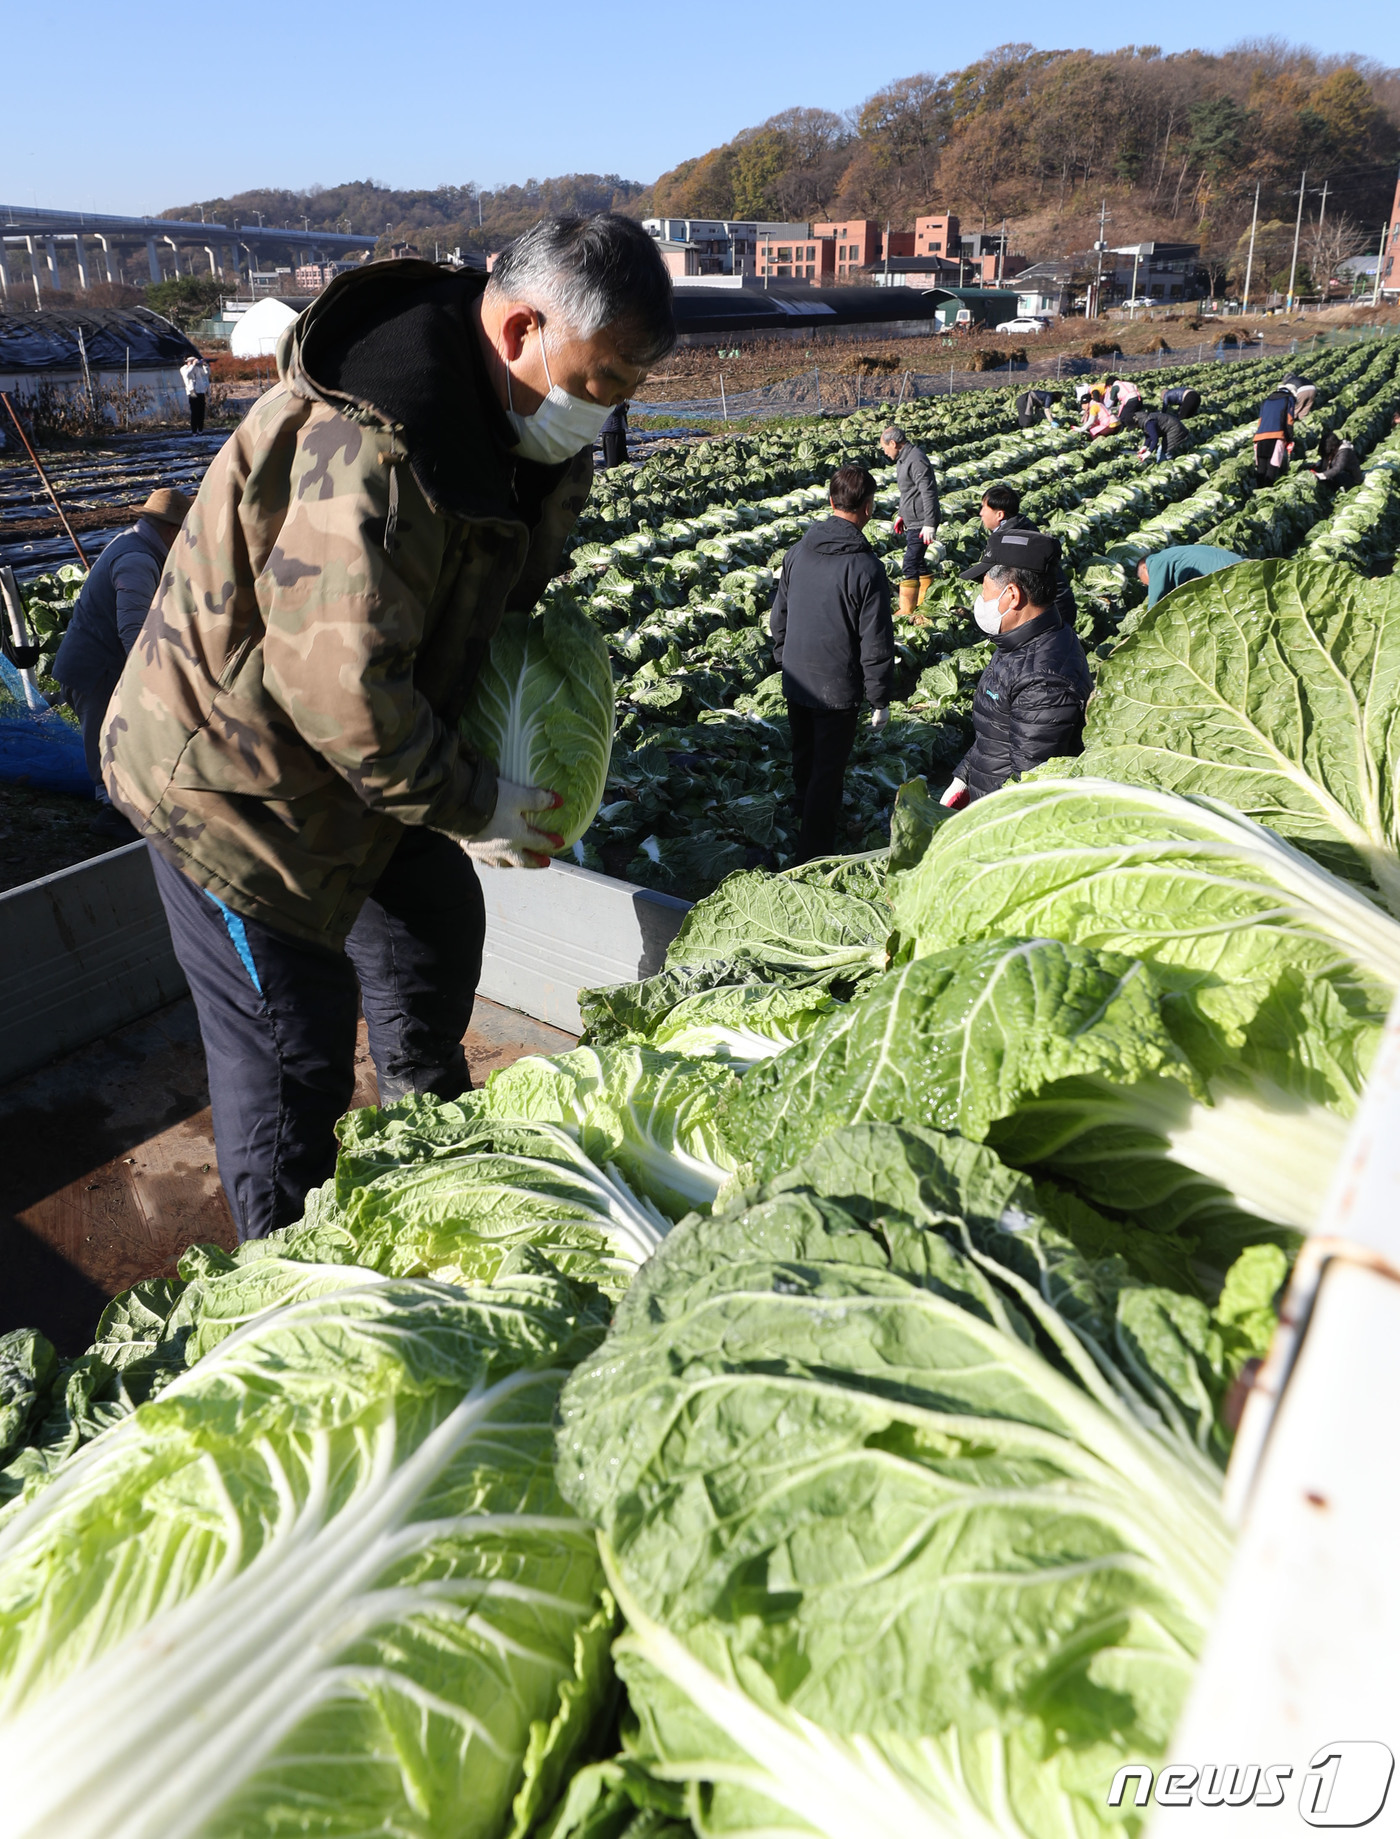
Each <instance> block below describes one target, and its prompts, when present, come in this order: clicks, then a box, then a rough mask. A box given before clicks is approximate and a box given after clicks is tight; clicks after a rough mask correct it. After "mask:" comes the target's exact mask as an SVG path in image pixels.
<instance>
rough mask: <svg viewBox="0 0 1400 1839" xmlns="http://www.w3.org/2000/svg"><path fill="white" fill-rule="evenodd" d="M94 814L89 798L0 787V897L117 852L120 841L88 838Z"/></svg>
mask: <svg viewBox="0 0 1400 1839" xmlns="http://www.w3.org/2000/svg"><path fill="white" fill-rule="evenodd" d="M97 810H98V807H97V804H96V802H95V801H94V800H93V799H91V798H75V797H73V796H72V795H71V794H70V793H67V792H31V791H30V790H29V789H28V787H27V786H19V785H0V894H2V893H4V892H5V890H6V889H7V888H18V887H22V886H23V885H24V883H25V882H26V881H38V880H39V879H40V878H41V876H44V875H56V874H57V873H58V871H59V869H61V868H72V866H73V864H74V863H75V862H86V861H88V860H89V859H90V858H91V857H93V856H105V855H106V854H107V852H108V850H110V849H120V848H121V846H122V839H121V838H113V837H101V836H94V835H93V834H92V829H91V825H92V820H93V818H94V817H96V815H97ZM125 841H126V842H128V843H129V842H130V841H131V838H130V837H127V838H126V839H125Z"/></svg>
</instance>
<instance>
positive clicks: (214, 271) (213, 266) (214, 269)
mask: <svg viewBox="0 0 1400 1839" xmlns="http://www.w3.org/2000/svg"><path fill="white" fill-rule="evenodd" d="M204 253H205V254H206V255H207V256H208V257H209V272H210V274H211V275H215V276H217V275H218V272H219V264H218V263H217V262H216V261H215V259H214V251H213V249H212V248H211V247H210V245H209V244H208V243H206V244H205V245H204Z"/></svg>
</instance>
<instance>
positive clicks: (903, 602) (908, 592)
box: [899, 581, 919, 619]
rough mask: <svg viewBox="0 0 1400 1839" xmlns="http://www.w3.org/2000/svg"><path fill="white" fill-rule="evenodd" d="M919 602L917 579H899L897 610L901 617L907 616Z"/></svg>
mask: <svg viewBox="0 0 1400 1839" xmlns="http://www.w3.org/2000/svg"><path fill="white" fill-rule="evenodd" d="M918 604H919V584H918V582H917V581H901V582H900V584H899V611H900V615H901V617H902V618H906V619H907V618H908V616H909V615H910V614H911V613H912V612H913V611H914V608H915V607H916V606H917V605H918Z"/></svg>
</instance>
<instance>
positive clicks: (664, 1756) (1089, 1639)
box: [559, 1127, 1257, 1839]
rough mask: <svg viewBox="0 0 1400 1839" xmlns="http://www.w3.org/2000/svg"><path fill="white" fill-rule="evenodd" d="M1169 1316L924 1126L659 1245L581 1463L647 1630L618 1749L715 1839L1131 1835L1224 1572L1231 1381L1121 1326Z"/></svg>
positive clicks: (1022, 1190)
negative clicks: (1119, 1771)
mask: <svg viewBox="0 0 1400 1839" xmlns="http://www.w3.org/2000/svg"><path fill="white" fill-rule="evenodd" d="M838 1139H839V1140H838ZM1023 1245H1024V1249H1023V1250H1022V1249H1018V1248H1020V1247H1022V1246H1023ZM1255 1256H1257V1254H1255ZM1151 1297H1152V1293H1151V1292H1150V1291H1149V1290H1147V1289H1145V1288H1143V1287H1141V1286H1134V1285H1132V1284H1130V1283H1128V1282H1126V1281H1125V1280H1124V1279H1123V1276H1122V1273H1121V1271H1119V1270H1117V1269H1115V1271H1114V1273H1112V1274H1106V1273H1105V1272H1103V1271H1096V1270H1092V1269H1090V1268H1089V1267H1088V1266H1087V1265H1085V1263H1084V1261H1083V1260H1082V1259H1077V1257H1076V1254H1075V1252H1074V1250H1073V1247H1072V1246H1070V1245H1068V1244H1067V1243H1064V1242H1058V1243H1056V1242H1055V1234H1054V1233H1053V1231H1052V1230H1051V1229H1050V1228H1049V1227H1048V1225H1047V1223H1046V1222H1045V1221H1043V1220H1041V1219H1038V1218H1036V1217H1035V1216H1034V1213H1033V1199H1032V1196H1031V1194H1030V1191H1029V1186H1028V1184H1026V1183H1024V1182H1023V1181H1020V1180H1019V1179H1018V1178H1017V1177H1015V1176H1014V1175H1012V1174H1011V1173H1010V1172H1009V1171H1007V1170H1005V1169H1003V1168H1001V1167H1000V1165H998V1164H997V1162H996V1159H995V1157H994V1156H992V1155H990V1154H989V1152H988V1151H986V1150H985V1149H982V1148H980V1147H978V1146H975V1145H972V1144H969V1143H966V1142H958V1141H956V1140H950V1139H946V1138H940V1137H939V1136H938V1135H937V1133H933V1132H922V1133H914V1134H912V1135H911V1134H910V1133H901V1132H899V1131H896V1130H891V1129H888V1128H883V1129H882V1128H880V1127H875V1128H870V1127H864V1128H856V1129H851V1130H846V1131H841V1132H838V1133H836V1139H832V1140H830V1141H829V1143H828V1145H827V1146H826V1158H825V1161H824V1162H823V1163H822V1165H821V1166H820V1167H818V1166H811V1167H808V1166H806V1165H803V1166H802V1167H799V1168H798V1169H796V1170H790V1171H788V1172H787V1174H786V1175H785V1178H784V1185H783V1187H782V1188H781V1189H766V1190H759V1191H757V1192H755V1193H753V1194H750V1195H746V1196H744V1197H743V1198H742V1199H741V1200H740V1201H739V1202H738V1203H737V1204H736V1206H735V1207H734V1208H732V1209H731V1210H729V1211H726V1212H725V1213H723V1214H720V1215H716V1216H713V1217H711V1218H710V1219H708V1220H705V1221H693V1222H688V1223H685V1224H682V1225H681V1226H680V1227H678V1228H677V1230H676V1231H675V1232H673V1233H672V1234H671V1235H670V1236H669V1237H668V1239H667V1241H666V1243H665V1244H664V1245H663V1246H662V1248H661V1249H660V1251H659V1252H658V1253H657V1254H656V1256H655V1257H654V1258H653V1259H652V1261H651V1262H650V1264H649V1265H648V1266H647V1267H646V1269H645V1270H644V1271H643V1272H642V1273H641V1274H640V1276H639V1277H638V1279H637V1281H636V1283H635V1284H634V1285H633V1287H632V1289H631V1291H630V1292H629V1293H628V1295H627V1297H626V1298H624V1300H623V1302H622V1304H621V1305H620V1307H619V1310H618V1316H617V1320H616V1324H615V1326H614V1329H613V1332H612V1333H611V1335H610V1337H609V1339H608V1341H607V1343H606V1344H605V1347H604V1348H603V1349H602V1350H601V1351H600V1353H599V1354H597V1355H596V1356H594V1357H592V1358H591V1359H590V1360H588V1361H586V1362H585V1363H584V1364H583V1365H582V1366H580V1368H579V1369H578V1370H577V1371H576V1373H575V1374H574V1375H573V1377H572V1378H571V1379H570V1381H569V1382H568V1384H567V1385H566V1387H565V1389H564V1393H563V1396H562V1399H561V1431H560V1438H559V1462H560V1474H561V1478H562V1483H563V1487H564V1491H565V1493H566V1494H567V1496H568V1497H569V1498H570V1499H571V1500H572V1501H573V1502H574V1504H575V1505H576V1507H577V1508H578V1510H579V1511H580V1512H581V1513H584V1514H586V1515H587V1516H588V1517H589V1518H591V1519H593V1520H596V1521H597V1523H598V1524H599V1526H600V1528H601V1534H600V1540H601V1548H602V1551H603V1555H604V1559H605V1563H606V1566H607V1571H608V1575H609V1578H610V1581H611V1584H612V1587H613V1590H614V1592H615V1594H616V1595H617V1598H618V1601H619V1604H620V1606H621V1607H622V1609H623V1612H624V1615H625V1617H626V1624H627V1626H626V1631H625V1633H624V1634H623V1635H622V1637H621V1638H620V1640H619V1641H618V1643H617V1646H616V1649H615V1654H616V1660H617V1665H618V1669H619V1672H620V1673H621V1675H622V1677H623V1679H624V1680H625V1682H626V1685H627V1688H628V1693H629V1698H630V1703H631V1708H632V1711H633V1713H634V1715H635V1718H636V1726H635V1730H634V1732H633V1735H632V1737H631V1738H630V1740H629V1744H628V1752H627V1758H628V1759H630V1760H631V1761H633V1762H642V1763H645V1764H649V1765H650V1768H651V1770H652V1773H653V1775H654V1776H655V1777H657V1778H659V1780H660V1781H661V1783H663V1784H683V1785H684V1787H685V1791H686V1800H685V1803H684V1805H685V1811H686V1812H687V1813H688V1814H689V1815H690V1817H691V1819H692V1821H693V1823H694V1825H695V1827H696V1829H697V1830H698V1831H702V1832H705V1833H712V1834H721V1833H725V1834H734V1835H739V1834H748V1835H753V1836H754V1839H757V1835H759V1834H762V1835H766V1836H769V1835H773V1834H778V1833H781V1834H783V1835H785V1836H789V1835H790V1836H792V1839H797V1836H798V1835H804V1834H819V1835H826V1836H827V1839H850V1835H851V1834H854V1833H860V1834H862V1835H869V1836H870V1839H923V1836H926V1839H947V1835H948V1834H949V1833H950V1832H957V1833H959V1834H979V1835H983V1836H984V1839H993V1836H997V1839H1009V1836H1012V1835H1015V1836H1017V1839H1061V1836H1062V1835H1063V1834H1064V1833H1066V1832H1076V1833H1080V1834H1084V1835H1088V1834H1090V1833H1094V1832H1099V1831H1102V1830H1105V1829H1108V1828H1110V1827H1112V1826H1114V1825H1115V1824H1117V1823H1118V1822H1119V1821H1121V1820H1122V1819H1123V1817H1124V1816H1123V1815H1121V1814H1115V1813H1113V1812H1112V1811H1111V1810H1109V1809H1108V1808H1107V1807H1106V1805H1105V1784H1106V1783H1107V1782H1108V1781H1110V1780H1111V1779H1112V1775H1113V1772H1114V1770H1115V1769H1116V1768H1117V1767H1118V1766H1119V1765H1120V1763H1121V1761H1122V1759H1123V1757H1124V1756H1125V1755H1131V1756H1132V1757H1134V1758H1137V1757H1142V1758H1144V1759H1147V1760H1149V1761H1151V1760H1153V1759H1156V1758H1159V1757H1161V1756H1162V1755H1163V1754H1164V1752H1165V1750H1166V1746H1167V1743H1168V1742H1169V1740H1170V1735H1171V1731H1172V1727H1173V1723H1174V1721H1175V1718H1176V1715H1177V1713H1178V1711H1179V1710H1180V1707H1181V1705H1182V1702H1183V1700H1184V1697H1185V1694H1186V1691H1187V1688H1188V1686H1189V1683H1190V1678H1191V1672H1192V1667H1193V1664H1194V1662H1195V1659H1196V1658H1197V1656H1198V1655H1199V1653H1200V1651H1201V1646H1202V1643H1203V1641H1204V1638H1205V1632H1206V1629H1207V1627H1208V1626H1209V1622H1210V1618H1211V1614H1212V1610H1213V1607H1214V1603H1215V1600H1216V1597H1217V1593H1218V1591H1219V1588H1220V1585H1221V1581H1222V1579H1223V1575H1224V1571H1225V1566H1226V1563H1227V1560H1228V1556H1229V1540H1228V1536H1227V1533H1226V1529H1225V1526H1224V1523H1223V1520H1222V1517H1221V1513H1220V1508H1219V1486H1220V1471H1219V1468H1218V1466H1217V1462H1216V1460H1215V1459H1214V1458H1213V1456H1212V1455H1211V1454H1210V1453H1208V1450H1207V1447H1206V1446H1207V1444H1208V1443H1209V1433H1208V1432H1206V1431H1202V1430H1200V1429H1199V1428H1198V1426H1197V1423H1196V1421H1195V1420H1196V1419H1197V1418H1200V1417H1204V1418H1206V1419H1208V1418H1209V1417H1210V1416H1211V1405H1210V1399H1209V1390H1210V1381H1209V1380H1208V1378H1207V1377H1206V1376H1205V1369H1204V1368H1203V1367H1202V1366H1201V1364H1200V1361H1199V1359H1198V1358H1197V1357H1196V1355H1195V1353H1194V1352H1193V1348H1192V1346H1191V1345H1189V1335H1188V1336H1187V1337H1181V1336H1177V1337H1176V1341H1175V1345H1174V1346H1173V1336H1174V1335H1175V1332H1176V1331H1175V1329H1174V1328H1173V1326H1172V1324H1171V1323H1170V1321H1166V1322H1165V1323H1164V1322H1163V1320H1162V1318H1161V1317H1160V1315H1153V1314H1152V1313H1151V1311H1150V1310H1148V1311H1141V1312H1139V1313H1138V1314H1137V1315H1136V1316H1133V1315H1131V1314H1130V1315H1128V1316H1127V1317H1125V1315H1124V1314H1123V1312H1122V1310H1121V1308H1120V1304H1121V1303H1124V1302H1126V1301H1127V1300H1128V1299H1130V1298H1143V1299H1147V1300H1148V1301H1150V1300H1151ZM1168 1300H1170V1299H1168ZM1061 1305H1063V1306H1061ZM1197 1308H1198V1316H1199V1320H1198V1323H1197V1326H1198V1327H1199V1326H1201V1325H1202V1324H1203V1323H1204V1320H1205V1315H1206V1312H1205V1311H1204V1309H1203V1306H1200V1305H1198V1306H1197ZM1096 1310H1097V1317H1096V1315H1095V1311H1096ZM1209 1340H1210V1333H1209V1331H1207V1332H1205V1334H1204V1336H1200V1335H1198V1336H1197V1342H1198V1343H1199V1345H1200V1347H1201V1348H1205V1347H1206V1346H1207V1344H1208V1343H1209ZM1206 1364H1207V1365H1208V1364H1209V1362H1208V1361H1207V1363H1206ZM1189 1366H1194V1368H1195V1372H1196V1378H1195V1379H1194V1380H1193V1379H1192V1378H1190V1377H1189V1376H1188V1375H1187V1373H1186V1368H1187V1367H1189ZM602 1786H603V1784H599V1786H598V1787H597V1788H596V1789H595V1790H594V1792H595V1793H601V1792H602ZM625 1788H626V1777H625V1774H615V1775H614V1776H613V1777H612V1778H611V1789H612V1791H613V1792H614V1793H620V1792H623V1791H625Z"/></svg>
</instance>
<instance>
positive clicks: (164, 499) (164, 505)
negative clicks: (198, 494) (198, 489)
mask: <svg viewBox="0 0 1400 1839" xmlns="http://www.w3.org/2000/svg"><path fill="white" fill-rule="evenodd" d="M193 503H194V500H193V498H186V496H185V494H184V493H183V492H177V491H175V490H174V489H173V487H171V486H168V485H163V486H161V487H160V489H159V491H155V492H152V493H151V495H150V497H149V498H148V499H147V500H146V502H145V504H143V505H142V507H141V515H142V516H143V517H158V518H159V519H160V521H161V522H162V523H163V524H174V526H175V528H176V529H177V530H178V529H179V527H180V525H181V524H182V523H184V521H185V519H186V518H187V517H188V516H189V514H190V506H191V505H192V504H193Z"/></svg>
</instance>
